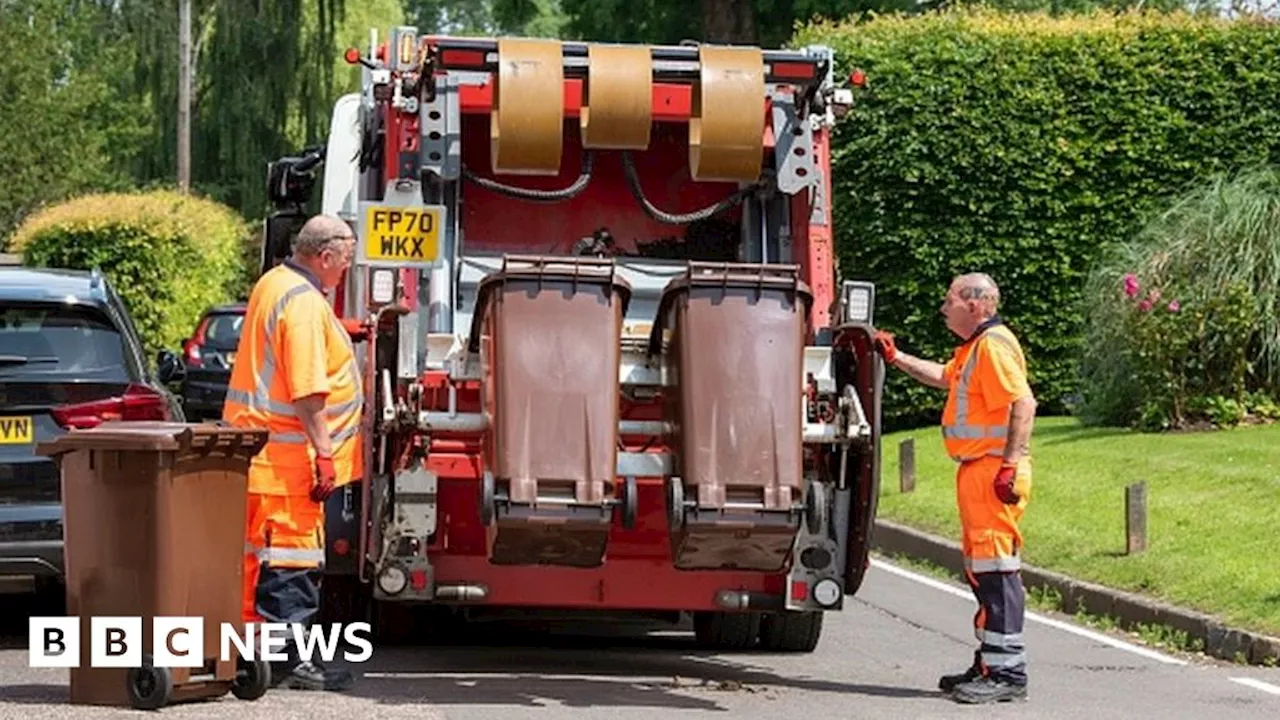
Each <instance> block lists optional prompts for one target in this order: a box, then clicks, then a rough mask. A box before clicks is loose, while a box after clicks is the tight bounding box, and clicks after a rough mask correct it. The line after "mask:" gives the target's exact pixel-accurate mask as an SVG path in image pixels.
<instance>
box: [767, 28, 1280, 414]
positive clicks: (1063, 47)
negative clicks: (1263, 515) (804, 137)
mask: <svg viewBox="0 0 1280 720" xmlns="http://www.w3.org/2000/svg"><path fill="white" fill-rule="evenodd" d="M807 43H825V44H828V45H830V46H832V47H833V48H834V49H835V50H836V53H837V64H838V67H837V73H838V76H845V75H847V74H848V73H849V72H850V71H851V70H852V69H854V68H859V69H862V70H863V71H864V72H865V75H866V78H867V82H866V85H865V86H864V87H862V88H858V89H857V90H856V92H855V94H854V107H853V108H852V110H851V111H850V113H849V115H848V116H847V117H845V118H844V120H843V121H842V122H841V123H840V125H838V126H837V130H836V131H835V134H834V136H833V139H832V154H833V160H832V162H833V169H832V176H833V177H832V180H833V192H832V198H831V200H832V207H833V211H834V213H835V227H834V230H835V235H836V238H835V239H836V244H837V248H838V252H839V255H840V268H841V272H842V274H843V276H844V277H846V278H861V279H867V280H872V281H875V282H876V283H877V291H876V298H877V306H878V307H877V319H876V324H877V325H879V326H881V327H884V328H885V329H888V330H890V331H893V332H895V333H896V334H898V336H899V338H900V340H901V346H902V348H903V349H904V350H905V351H907V352H911V353H913V354H918V355H923V356H926V357H929V358H932V359H939V360H940V359H945V358H946V357H947V356H948V355H949V354H950V350H951V348H952V347H953V346H954V345H955V343H956V342H957V340H956V338H954V337H953V336H951V335H950V333H949V332H948V331H947V330H946V328H945V326H944V325H943V323H942V320H941V317H940V316H939V314H938V312H937V308H938V307H939V305H940V304H941V301H942V296H943V294H944V293H945V291H946V288H947V285H948V284H949V281H950V279H951V276H952V275H954V274H957V273H960V272H966V271H983V272H988V273H990V274H991V275H992V276H993V277H994V278H995V279H996V281H997V282H998V283H999V284H1000V287H1001V294H1002V297H1003V298H1004V303H1003V308H1002V314H1003V315H1004V316H1005V318H1006V320H1008V321H1009V324H1010V325H1011V327H1012V328H1013V329H1014V330H1015V331H1016V332H1017V333H1018V334H1019V336H1020V338H1021V339H1022V340H1023V343H1024V345H1025V347H1026V348H1027V355H1028V362H1029V364H1030V371H1031V375H1032V377H1031V381H1032V386H1033V387H1034V389H1035V390H1036V394H1037V397H1038V399H1039V400H1040V407H1041V409H1042V411H1044V412H1046V413H1061V412H1064V411H1066V410H1069V409H1071V407H1072V406H1073V403H1072V401H1071V400H1070V399H1071V398H1073V397H1074V396H1075V395H1077V393H1078V392H1079V391H1080V368H1079V362H1080V356H1081V346H1082V342H1083V339H1084V333H1085V327H1086V325H1085V315H1084V306H1083V304H1082V301H1083V300H1084V297H1085V295H1084V287H1085V283H1086V280H1087V278H1088V273H1089V271H1090V269H1091V267H1092V266H1093V265H1094V263H1095V261H1096V260H1097V259H1098V257H1099V256H1100V253H1101V252H1102V251H1103V250H1104V249H1105V248H1107V247H1109V246H1111V245H1113V244H1116V243H1121V242H1124V241H1127V240H1130V239H1132V238H1133V237H1134V235H1135V234H1136V233H1138V232H1139V231H1140V230H1141V229H1142V227H1143V226H1144V225H1145V224H1146V223H1147V221H1148V220H1149V218H1150V217H1151V216H1152V215H1153V214H1155V213H1157V212H1159V211H1160V210H1161V209H1163V207H1165V206H1166V204H1167V202H1168V198H1169V197H1170V196H1173V195H1176V194H1178V193H1180V192H1182V191H1183V190H1184V189H1185V188H1186V187H1188V186H1189V185H1192V184H1194V183H1196V182H1200V181H1203V180H1204V179H1206V178H1208V177H1210V176H1212V175H1213V174H1214V173H1218V172H1230V171H1237V170H1239V169H1241V168H1244V167H1247V166H1250V165H1254V164H1258V163H1265V162H1275V161H1277V160H1280V103H1277V102H1276V100H1275V98H1276V97H1280V53H1277V52H1275V48H1276V47H1278V46H1280V25H1277V24H1274V23H1265V22H1256V21H1240V22H1226V21H1223V20H1219V19H1213V18H1207V17H1206V18H1196V17H1191V16H1189V15H1185V14H1178V15H1157V14H1139V13H1126V14H1121V15H1108V14H1105V13H1098V14H1093V15H1087V16H1074V17H1061V18H1053V17H1050V16H1048V15H1044V14H1009V15H1000V14H996V13H994V12H991V11H987V10H972V11H954V12H946V13H935V14H927V15H924V16H921V17H915V18H900V17H881V18H876V19H872V20H870V21H868V22H865V23H854V22H847V23H831V22H824V23H816V24H813V25H810V26H808V27H805V28H802V29H801V31H800V32H799V34H798V35H797V37H796V38H795V39H794V40H793V42H792V43H791V44H792V45H793V46H798V45H802V44H807ZM885 393H886V403H885V422H886V423H887V424H889V425H891V426H898V427H901V426H902V425H905V424H908V423H911V424H914V423H917V422H920V423H923V422H937V418H938V413H939V412H940V410H941V406H942V402H943V396H942V394H941V393H938V392H936V391H934V390H931V389H928V388H924V387H921V386H918V385H917V384H916V383H915V382H913V381H911V380H910V379H908V378H906V377H905V376H904V374H903V373H897V372H894V373H890V375H889V378H888V382H887V383H886V387H885Z"/></svg>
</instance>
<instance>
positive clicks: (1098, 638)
mask: <svg viewBox="0 0 1280 720" xmlns="http://www.w3.org/2000/svg"><path fill="white" fill-rule="evenodd" d="M871 564H872V565H873V566H875V567H878V568H880V569H881V570H885V571H887V572H891V573H893V574H894V575H898V576H899V577H904V578H907V579H908V580H914V581H915V582H918V583H920V584H922V585H928V586H929V587H931V588H934V589H936V590H941V591H943V592H945V593H950V594H952V595H955V596H956V597H961V598H966V599H968V600H972V599H973V593H971V592H968V591H966V590H961V589H960V588H958V587H956V586H955V585H950V584H947V583H944V582H940V581H938V580H934V579H933V578H931V577H926V576H924V575H920V574H918V573H914V572H911V571H910V570H904V569H903V568H900V567H898V566H896V565H890V564H889V563H886V562H884V561H882V560H878V559H872V560H871ZM1027 619H1028V620H1032V621H1034V622H1038V623H1041V624H1042V625H1048V626H1049V627H1051V628H1056V629H1058V630H1062V631H1063V632H1068V633H1071V634H1073V635H1079V636H1081V637H1085V638H1088V639H1090V640H1093V641H1094V642H1100V643H1102V644H1104V645H1110V646H1111V647H1114V648H1119V649H1120V650H1127V651H1129V652H1131V653H1133V654H1135V655H1141V656H1143V657H1145V658H1149V659H1151V660H1158V661H1160V662H1162V663H1168V664H1170V665H1186V664H1187V661H1186V660H1182V659H1179V658H1175V657H1170V656H1168V655H1165V654H1164V653H1159V652H1156V651H1155V650H1149V649H1147V648H1144V647H1139V646H1138V645H1134V644H1132V643H1127V642H1125V641H1123V640H1117V639H1116V638H1113V637H1110V636H1108V635H1103V634H1102V633H1097V632H1094V631H1092V630H1087V629H1085V628H1082V627H1079V626H1077V625H1071V624H1069V623H1064V622H1060V621H1058V620H1054V619H1052V618H1047V617H1045V616H1043V615H1040V614H1038V613H1034V612H1028V613H1027Z"/></svg>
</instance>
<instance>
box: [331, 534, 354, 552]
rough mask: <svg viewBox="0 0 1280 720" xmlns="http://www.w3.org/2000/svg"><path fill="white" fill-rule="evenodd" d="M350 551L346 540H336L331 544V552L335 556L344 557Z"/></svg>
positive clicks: (349, 545) (349, 544)
mask: <svg viewBox="0 0 1280 720" xmlns="http://www.w3.org/2000/svg"><path fill="white" fill-rule="evenodd" d="M350 551H351V543H349V542H347V539H346V538H338V539H337V540H335V541H334V542H333V552H334V554H335V555H346V554H347V553H348V552H350Z"/></svg>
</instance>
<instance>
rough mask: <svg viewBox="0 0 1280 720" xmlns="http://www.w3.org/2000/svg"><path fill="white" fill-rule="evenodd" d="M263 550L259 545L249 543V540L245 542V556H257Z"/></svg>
mask: <svg viewBox="0 0 1280 720" xmlns="http://www.w3.org/2000/svg"><path fill="white" fill-rule="evenodd" d="M261 550H262V548H259V547H258V546H257V545H254V544H253V543H251V542H249V541H247V540H246V541H245V543H244V554H245V555H257V554H258V553H259V552H261Z"/></svg>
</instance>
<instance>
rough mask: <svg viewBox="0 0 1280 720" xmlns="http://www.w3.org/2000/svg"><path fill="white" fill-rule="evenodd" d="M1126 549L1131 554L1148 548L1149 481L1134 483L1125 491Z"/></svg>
mask: <svg viewBox="0 0 1280 720" xmlns="http://www.w3.org/2000/svg"><path fill="white" fill-rule="evenodd" d="M1124 516H1125V538H1126V551H1127V552H1128V554H1129V555H1135V554H1137V553H1140V552H1145V551H1146V549H1147V481H1146V480H1143V481H1142V482H1138V483H1134V484H1133V485H1129V486H1128V487H1126V488H1125V491H1124Z"/></svg>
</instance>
